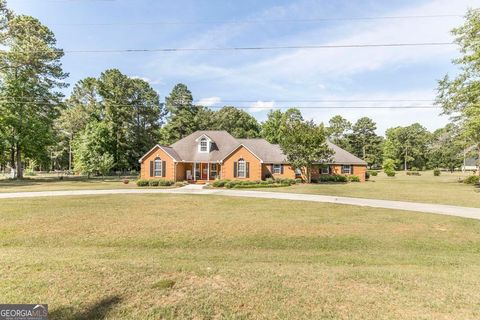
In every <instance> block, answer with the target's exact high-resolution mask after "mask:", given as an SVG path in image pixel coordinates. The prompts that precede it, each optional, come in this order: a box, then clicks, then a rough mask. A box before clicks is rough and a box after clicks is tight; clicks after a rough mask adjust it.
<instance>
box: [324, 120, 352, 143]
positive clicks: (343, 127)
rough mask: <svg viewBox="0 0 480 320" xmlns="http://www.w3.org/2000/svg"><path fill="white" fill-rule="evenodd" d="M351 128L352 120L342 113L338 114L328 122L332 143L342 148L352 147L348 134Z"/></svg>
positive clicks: (328, 131)
mask: <svg viewBox="0 0 480 320" xmlns="http://www.w3.org/2000/svg"><path fill="white" fill-rule="evenodd" d="M351 129H352V124H351V122H350V121H348V120H347V119H345V118H344V117H342V116H341V115H336V116H334V117H332V118H331V119H330V121H329V122H328V127H327V134H328V138H329V139H330V141H331V142H332V143H334V144H336V145H337V146H339V147H340V148H343V149H350V147H349V139H348V134H349V131H350V130H351Z"/></svg>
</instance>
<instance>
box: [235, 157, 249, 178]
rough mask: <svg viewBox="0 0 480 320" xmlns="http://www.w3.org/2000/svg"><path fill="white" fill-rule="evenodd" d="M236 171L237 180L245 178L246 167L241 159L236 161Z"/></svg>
mask: <svg viewBox="0 0 480 320" xmlns="http://www.w3.org/2000/svg"><path fill="white" fill-rule="evenodd" d="M237 171H238V177H239V178H245V177H246V175H247V174H246V173H247V169H246V165H245V160H243V159H240V160H238V168H237Z"/></svg>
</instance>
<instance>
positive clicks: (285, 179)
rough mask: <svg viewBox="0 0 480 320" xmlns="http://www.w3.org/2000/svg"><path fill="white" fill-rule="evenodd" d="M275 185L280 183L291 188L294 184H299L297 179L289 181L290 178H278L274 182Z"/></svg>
mask: <svg viewBox="0 0 480 320" xmlns="http://www.w3.org/2000/svg"><path fill="white" fill-rule="evenodd" d="M274 182H275V183H280V184H288V185H289V186H291V185H292V184H295V183H297V181H296V180H295V179H288V178H277V179H275V180H274Z"/></svg>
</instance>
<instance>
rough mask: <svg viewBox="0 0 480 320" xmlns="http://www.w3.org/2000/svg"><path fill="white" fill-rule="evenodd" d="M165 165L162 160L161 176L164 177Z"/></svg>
mask: <svg viewBox="0 0 480 320" xmlns="http://www.w3.org/2000/svg"><path fill="white" fill-rule="evenodd" d="M165 167H166V164H165V161H162V177H164V178H165Z"/></svg>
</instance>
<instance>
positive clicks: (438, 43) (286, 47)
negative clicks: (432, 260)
mask: <svg viewBox="0 0 480 320" xmlns="http://www.w3.org/2000/svg"><path fill="white" fill-rule="evenodd" d="M454 44H455V43H454V42H417V43H370V44H338V45H291V46H258V47H255V46H252V47H210V48H208V47H206V48H157V49H85V50H57V51H58V52H64V53H143V52H180V51H191V52H193V51H260V50H285V49H286V50H289V49H305V50H308V49H339V48H379V47H422V46H450V45H454ZM53 51H55V50H53ZM35 52H38V53H40V52H45V51H44V50H37V51H35Z"/></svg>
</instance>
